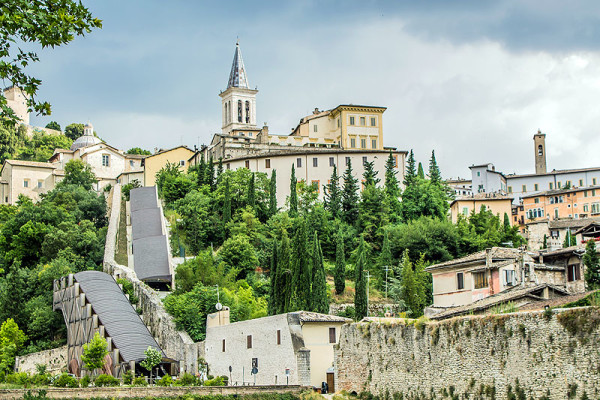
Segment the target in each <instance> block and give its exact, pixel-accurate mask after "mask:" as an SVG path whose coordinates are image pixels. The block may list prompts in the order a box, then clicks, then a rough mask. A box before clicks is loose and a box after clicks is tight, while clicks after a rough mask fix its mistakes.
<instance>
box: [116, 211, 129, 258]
mask: <svg viewBox="0 0 600 400" xmlns="http://www.w3.org/2000/svg"><path fill="white" fill-rule="evenodd" d="M125 214H126V213H125V202H124V201H121V213H120V216H119V228H118V229H117V249H116V252H115V261H116V262H117V263H118V264H120V265H124V266H127V264H128V258H127V225H126V222H127V221H126V219H127V216H126V215H125Z"/></svg>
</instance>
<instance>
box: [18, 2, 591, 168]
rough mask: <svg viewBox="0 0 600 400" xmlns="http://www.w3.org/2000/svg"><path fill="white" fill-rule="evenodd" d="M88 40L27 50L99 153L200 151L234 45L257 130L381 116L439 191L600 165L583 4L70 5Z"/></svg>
mask: <svg viewBox="0 0 600 400" xmlns="http://www.w3.org/2000/svg"><path fill="white" fill-rule="evenodd" d="M84 4H85V5H86V6H88V7H89V8H90V9H91V11H92V13H93V14H94V15H95V16H96V17H98V18H100V19H102V20H103V27H102V29H98V30H94V31H93V32H91V33H90V34H88V35H86V36H85V37H77V38H76V39H75V40H74V41H73V42H72V43H70V44H69V45H67V46H63V47H59V48H55V49H44V50H40V51H39V52H38V54H39V56H40V62H39V63H36V64H35V65H34V66H33V67H30V68H29V69H28V72H29V73H31V74H33V75H34V76H36V77H38V78H40V79H42V81H43V83H42V86H41V89H40V90H39V92H38V93H39V99H41V100H46V101H49V102H50V103H51V104H52V115H51V116H43V117H40V116H33V115H32V119H31V123H32V124H33V125H38V126H45V125H46V123H48V122H49V121H52V120H56V121H57V122H59V123H60V124H61V126H62V127H64V126H66V125H68V124H69V123H72V122H87V121H88V120H89V121H90V122H91V123H92V124H93V125H94V129H95V130H96V132H97V133H98V135H99V136H100V137H101V138H103V139H104V140H105V141H106V142H107V143H109V144H111V145H112V146H114V147H117V148H120V149H123V150H126V149H128V148H131V147H135V146H137V147H142V148H146V149H149V150H154V148H169V147H175V146H178V145H181V144H184V145H187V146H190V147H193V146H194V145H199V144H202V143H204V144H208V143H209V142H210V140H211V138H212V135H213V134H214V133H217V132H220V128H221V120H220V119H221V100H220V98H219V96H218V95H219V92H220V91H222V90H225V89H226V86H227V79H228V77H229V71H230V69H231V62H232V59H233V54H234V50H235V42H236V40H237V39H238V38H239V42H240V47H241V50H242V54H243V58H244V63H245V66H246V71H247V74H248V80H249V84H250V86H251V87H256V88H258V90H259V93H258V96H257V121H258V122H259V125H261V124H262V123H267V124H268V125H269V132H270V133H272V134H284V135H285V134H289V133H290V131H291V129H292V128H293V127H295V126H296V124H297V123H298V121H299V120H300V118H302V117H303V116H305V115H308V114H310V113H311V112H312V110H313V109H314V108H315V107H318V108H320V109H331V108H334V107H336V106H337V105H339V104H368V105H375V106H384V107H387V110H386V112H385V113H384V118H383V129H384V145H385V146H393V147H396V148H398V149H399V150H407V151H409V150H411V149H413V150H414V152H415V156H416V158H417V160H418V161H421V162H423V164H424V165H425V166H426V165H427V163H428V160H429V157H430V155H431V151H432V150H435V154H436V158H437V160H438V163H439V165H440V168H441V170H442V174H443V175H444V176H445V177H447V178H450V177H452V178H456V177H462V178H466V177H470V171H469V169H468V167H469V166H470V165H473V164H482V163H487V162H491V163H493V164H495V166H496V169H497V170H500V171H502V172H504V173H505V174H511V173H532V172H534V146H533V135H534V133H536V132H537V130H538V129H540V130H541V131H542V132H543V133H546V135H547V136H546V150H547V151H546V154H547V163H548V170H552V169H564V168H583V167H592V166H600V158H599V157H598V149H599V148H600V135H599V131H600V107H599V106H598V100H599V99H600V63H599V61H600V5H598V3H597V1H595V0H589V1H569V2H564V1H557V0H539V1H528V0H518V1H517V0H514V1H510V0H507V1H485V0H473V1H452V2H450V1H445V0H437V1H435V0H432V1H420V2H415V1H374V0H362V1H350V0H343V1H342V0H340V1H333V0H320V1H316V0H315V1H310V0H301V1H298V0H296V1H284V0H280V1H260V2H258V1H256V2H242V1H239V2H237V1H191V0H188V1H183V0H170V1H158V0H128V1H122V0H102V1H100V0H96V1H90V0H86V1H84Z"/></svg>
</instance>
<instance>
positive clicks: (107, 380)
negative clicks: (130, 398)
mask: <svg viewBox="0 0 600 400" xmlns="http://www.w3.org/2000/svg"><path fill="white" fill-rule="evenodd" d="M120 383H121V382H119V380H118V379H117V378H115V377H114V376H110V375H106V374H101V375H98V377H97V378H96V380H95V381H94V385H96V386H119V384H120Z"/></svg>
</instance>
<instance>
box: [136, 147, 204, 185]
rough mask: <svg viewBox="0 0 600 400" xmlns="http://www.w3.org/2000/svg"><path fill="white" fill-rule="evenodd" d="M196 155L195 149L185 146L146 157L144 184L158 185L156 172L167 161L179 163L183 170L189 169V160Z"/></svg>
mask: <svg viewBox="0 0 600 400" xmlns="http://www.w3.org/2000/svg"><path fill="white" fill-rule="evenodd" d="M193 155H194V151H193V150H190V149H188V148H187V147H185V146H179V147H175V148H173V149H169V150H163V151H160V152H158V153H156V154H153V155H151V156H148V157H146V158H145V159H144V186H154V185H156V173H157V172H158V171H160V170H161V169H162V168H163V167H164V166H165V165H167V163H171V164H173V163H175V164H178V165H179V169H180V170H181V171H182V172H185V171H187V168H188V160H189V159H190V158H191V157H192V156H193Z"/></svg>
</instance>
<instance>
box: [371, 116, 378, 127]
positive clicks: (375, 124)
mask: <svg viewBox="0 0 600 400" xmlns="http://www.w3.org/2000/svg"><path fill="white" fill-rule="evenodd" d="M371 126H377V118H375V117H371Z"/></svg>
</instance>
